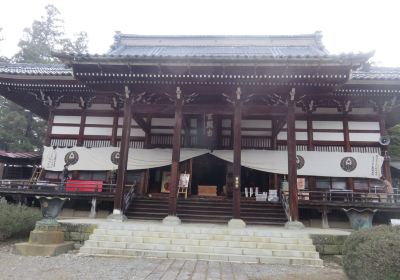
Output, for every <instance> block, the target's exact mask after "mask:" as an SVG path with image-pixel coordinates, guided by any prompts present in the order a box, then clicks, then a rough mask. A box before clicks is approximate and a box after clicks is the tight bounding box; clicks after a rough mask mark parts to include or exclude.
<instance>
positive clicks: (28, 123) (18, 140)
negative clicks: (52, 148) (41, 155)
mask: <svg viewBox="0 0 400 280" xmlns="http://www.w3.org/2000/svg"><path fill="white" fill-rule="evenodd" d="M44 135H45V121H43V120H42V119H40V118H38V117H36V116H34V115H33V114H32V113H31V112H29V111H28V110H24V109H23V108H21V107H20V106H18V105H16V104H15V103H13V102H11V101H9V100H7V99H5V98H4V97H2V96H0V149H3V150H7V151H38V150H40V149H41V147H42V145H43V138H44Z"/></svg>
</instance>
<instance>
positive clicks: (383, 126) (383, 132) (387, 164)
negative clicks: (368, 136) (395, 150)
mask: <svg viewBox="0 0 400 280" xmlns="http://www.w3.org/2000/svg"><path fill="white" fill-rule="evenodd" d="M379 130H380V134H381V136H386V135H387V134H388V133H387V131H386V122H385V116H384V115H383V113H382V112H379ZM381 155H382V156H383V157H384V162H383V168H382V169H383V170H382V171H383V172H382V175H383V177H385V179H386V180H388V181H389V182H390V183H392V173H391V171H390V157H389V154H388V146H383V145H382V146H381Z"/></svg>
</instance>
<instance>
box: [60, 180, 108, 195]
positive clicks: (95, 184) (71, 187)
mask: <svg viewBox="0 0 400 280" xmlns="http://www.w3.org/2000/svg"><path fill="white" fill-rule="evenodd" d="M65 191H66V192H102V191H103V181H85V180H68V181H67V183H66V184H65Z"/></svg>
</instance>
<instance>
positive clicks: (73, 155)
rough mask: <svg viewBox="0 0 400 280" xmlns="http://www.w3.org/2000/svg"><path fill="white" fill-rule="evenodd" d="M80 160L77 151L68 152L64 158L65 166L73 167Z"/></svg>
mask: <svg viewBox="0 0 400 280" xmlns="http://www.w3.org/2000/svg"><path fill="white" fill-rule="evenodd" d="M78 160H79V155H78V153H77V152H75V151H71V152H68V153H67V154H66V155H65V157H64V161H65V164H67V165H73V164H75V163H77V162H78Z"/></svg>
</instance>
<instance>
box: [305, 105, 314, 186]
mask: <svg viewBox="0 0 400 280" xmlns="http://www.w3.org/2000/svg"><path fill="white" fill-rule="evenodd" d="M314 149H315V147H314V134H313V119H312V112H311V111H308V112H307V151H314ZM308 188H309V189H310V191H313V190H315V188H316V178H315V176H308Z"/></svg>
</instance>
